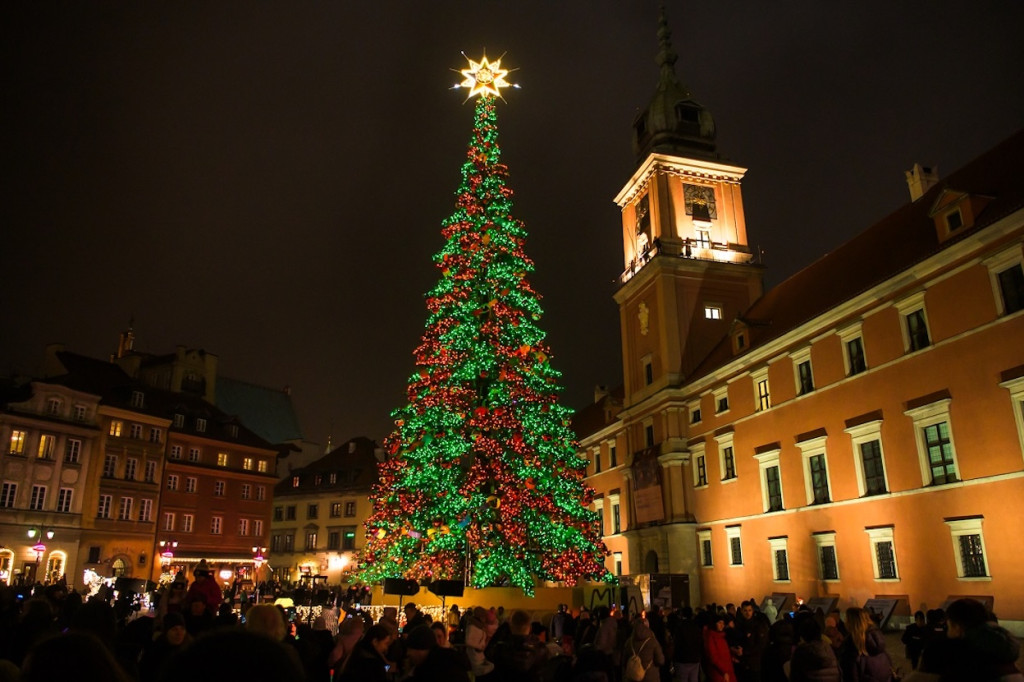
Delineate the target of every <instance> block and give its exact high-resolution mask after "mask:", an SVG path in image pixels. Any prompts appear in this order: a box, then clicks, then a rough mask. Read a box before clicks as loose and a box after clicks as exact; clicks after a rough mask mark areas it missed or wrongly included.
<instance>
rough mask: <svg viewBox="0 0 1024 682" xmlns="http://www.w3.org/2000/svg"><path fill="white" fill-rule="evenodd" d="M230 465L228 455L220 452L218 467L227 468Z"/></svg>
mask: <svg viewBox="0 0 1024 682" xmlns="http://www.w3.org/2000/svg"><path fill="white" fill-rule="evenodd" d="M227 465H228V453H226V452H218V453H217V466H219V467H226V466H227Z"/></svg>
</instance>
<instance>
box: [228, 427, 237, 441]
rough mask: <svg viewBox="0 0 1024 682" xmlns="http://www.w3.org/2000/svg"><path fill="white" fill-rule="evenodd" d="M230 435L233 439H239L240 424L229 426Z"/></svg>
mask: <svg viewBox="0 0 1024 682" xmlns="http://www.w3.org/2000/svg"><path fill="white" fill-rule="evenodd" d="M228 435H229V436H231V437H232V438H238V424H228Z"/></svg>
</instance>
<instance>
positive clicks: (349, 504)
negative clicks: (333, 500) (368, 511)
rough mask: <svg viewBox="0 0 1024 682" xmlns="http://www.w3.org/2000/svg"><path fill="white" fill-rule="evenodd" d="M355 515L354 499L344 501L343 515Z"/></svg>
mask: <svg viewBox="0 0 1024 682" xmlns="http://www.w3.org/2000/svg"><path fill="white" fill-rule="evenodd" d="M355 515H356V503H355V501H354V500H348V501H346V502H345V516H355Z"/></svg>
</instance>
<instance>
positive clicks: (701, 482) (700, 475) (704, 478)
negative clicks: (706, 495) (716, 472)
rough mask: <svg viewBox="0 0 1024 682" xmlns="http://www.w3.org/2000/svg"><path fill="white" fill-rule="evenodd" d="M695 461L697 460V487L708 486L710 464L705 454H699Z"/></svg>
mask: <svg viewBox="0 0 1024 682" xmlns="http://www.w3.org/2000/svg"><path fill="white" fill-rule="evenodd" d="M694 461H695V462H696V475H697V480H696V481H695V485H696V486H697V487H701V486H706V485H707V484H708V466H707V462H706V461H705V457H704V455H697V457H695V458H694Z"/></svg>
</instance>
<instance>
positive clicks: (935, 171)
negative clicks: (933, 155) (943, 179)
mask: <svg viewBox="0 0 1024 682" xmlns="http://www.w3.org/2000/svg"><path fill="white" fill-rule="evenodd" d="M906 176H907V187H909V188H910V200H911V201H917V200H918V199H920V198H921V197H922V196H924V194H925V192H927V191H928V190H930V189H931V188H932V187H934V186H935V185H937V184H939V167H938V166H922V165H921V164H919V163H915V164H914V167H913V168H911V169H910V170H908V171H906Z"/></svg>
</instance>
